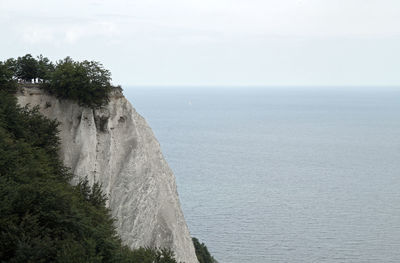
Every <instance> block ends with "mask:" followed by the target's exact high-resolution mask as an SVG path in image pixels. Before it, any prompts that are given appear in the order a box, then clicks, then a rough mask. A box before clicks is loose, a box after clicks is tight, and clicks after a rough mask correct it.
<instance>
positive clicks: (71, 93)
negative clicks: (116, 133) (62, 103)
mask: <svg viewBox="0 0 400 263" xmlns="http://www.w3.org/2000/svg"><path fill="white" fill-rule="evenodd" d="M44 88H45V89H46V90H47V91H49V92H50V93H52V94H55V95H56V96H57V97H58V98H60V99H70V100H74V101H76V102H78V103H79V104H80V105H82V106H87V107H92V108H93V107H100V106H102V105H105V104H107V103H108V101H109V94H110V92H111V90H112V85H111V73H110V72H109V71H108V70H106V69H104V68H103V65H101V64H100V63H98V62H93V61H90V62H89V61H83V62H76V61H73V60H72V59H71V58H70V57H67V58H65V59H64V60H60V61H59V62H58V63H57V65H56V67H55V69H54V71H53V72H52V73H51V74H50V77H49V82H48V83H45V85H44Z"/></svg>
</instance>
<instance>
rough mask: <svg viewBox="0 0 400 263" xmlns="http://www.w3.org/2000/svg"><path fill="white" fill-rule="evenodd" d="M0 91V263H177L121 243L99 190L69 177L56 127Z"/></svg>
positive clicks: (167, 256) (165, 255)
mask: <svg viewBox="0 0 400 263" xmlns="http://www.w3.org/2000/svg"><path fill="white" fill-rule="evenodd" d="M4 87H5V86H4V85H2V86H0V262H93V263H94V262H144V263H153V262H160V263H161V262H162V263H175V262H176V261H175V259H174V258H173V253H172V252H170V251H168V250H157V249H149V248H147V249H146V248H142V249H137V250H134V251H132V250H130V249H128V248H127V247H124V246H123V245H122V244H121V241H120V239H119V238H118V236H117V234H116V231H115V228H114V226H113V219H112V218H111V216H110V213H109V210H108V209H107V208H106V207H105V197H104V195H103V194H102V192H101V190H100V186H99V185H98V184H95V185H94V186H93V187H89V185H88V182H87V180H81V181H80V183H79V184H78V185H76V186H72V185H70V184H69V182H70V180H71V177H72V175H71V174H70V173H69V172H68V170H67V169H66V168H65V167H64V166H63V164H62V163H61V161H60V160H59V158H58V155H57V152H58V147H59V140H58V137H57V126H58V123H57V122H56V121H52V120H49V119H46V118H45V117H43V116H42V115H41V114H39V113H38V111H37V109H34V110H29V109H27V108H20V107H19V106H17V103H16V99H15V97H14V96H12V95H10V94H9V92H8V91H5V90H8V88H7V87H6V88H4Z"/></svg>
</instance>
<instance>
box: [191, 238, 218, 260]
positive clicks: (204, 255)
mask: <svg viewBox="0 0 400 263" xmlns="http://www.w3.org/2000/svg"><path fill="white" fill-rule="evenodd" d="M192 240H193V245H194V249H195V251H196V256H197V259H198V260H199V263H217V261H216V260H215V259H214V257H213V256H211V254H210V252H208V249H207V247H206V245H205V244H204V243H200V241H199V240H198V239H197V238H195V237H194V238H192Z"/></svg>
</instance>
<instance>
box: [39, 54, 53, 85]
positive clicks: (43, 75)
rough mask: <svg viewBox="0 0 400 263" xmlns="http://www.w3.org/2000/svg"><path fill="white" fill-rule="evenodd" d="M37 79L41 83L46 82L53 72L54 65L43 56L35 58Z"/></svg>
mask: <svg viewBox="0 0 400 263" xmlns="http://www.w3.org/2000/svg"><path fill="white" fill-rule="evenodd" d="M37 66H38V70H37V77H38V78H39V79H41V80H42V81H43V82H47V81H48V80H49V78H50V76H51V73H52V72H53V71H54V64H53V63H52V62H51V61H50V60H49V59H48V58H46V57H43V55H40V56H38V57H37Z"/></svg>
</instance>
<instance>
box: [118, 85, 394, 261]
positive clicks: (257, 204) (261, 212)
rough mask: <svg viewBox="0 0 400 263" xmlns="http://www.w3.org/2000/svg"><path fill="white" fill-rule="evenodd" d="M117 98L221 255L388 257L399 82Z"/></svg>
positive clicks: (201, 234) (153, 92)
mask: <svg viewBox="0 0 400 263" xmlns="http://www.w3.org/2000/svg"><path fill="white" fill-rule="evenodd" d="M125 94H126V95H127V97H128V98H129V99H130V101H131V102H132V103H133V105H134V106H135V107H136V109H137V111H138V112H139V113H141V114H142V115H143V116H144V117H145V118H146V120H147V121H148V123H149V124H150V126H151V127H152V129H153V131H154V133H155V135H156V137H157V138H158V140H159V141H160V143H161V147H162V150H163V153H164V155H165V157H166V159H167V161H168V162H169V164H170V166H171V168H172V170H173V171H174V173H175V175H176V178H177V184H178V192H179V195H180V199H181V203H182V207H183V211H184V214H185V217H186V220H187V223H188V225H189V228H190V231H191V233H192V235H193V236H196V237H198V238H199V239H200V240H201V241H204V242H205V243H206V245H207V246H208V248H209V250H210V251H211V252H212V254H213V255H214V256H215V257H216V258H217V259H218V260H219V261H220V262H221V263H239V262H240V263H243V262H251V263H258V262H260V263H261V262H263V263H264V262H296V263H297V262H307V263H308V262H400V89H399V90H398V91H396V90H389V89H386V90H384V89H378V88H376V89H349V90H346V89H334V88H332V89H304V88H297V89H295V88H293V89H266V90H262V89H245V88H243V89H233V90H230V89H223V88H215V89H201V88H197V89H195V90H193V89H186V90H184V89H171V88H164V89H159V90H157V89H154V88H141V89H139V88H129V89H127V90H126V91H125Z"/></svg>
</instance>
